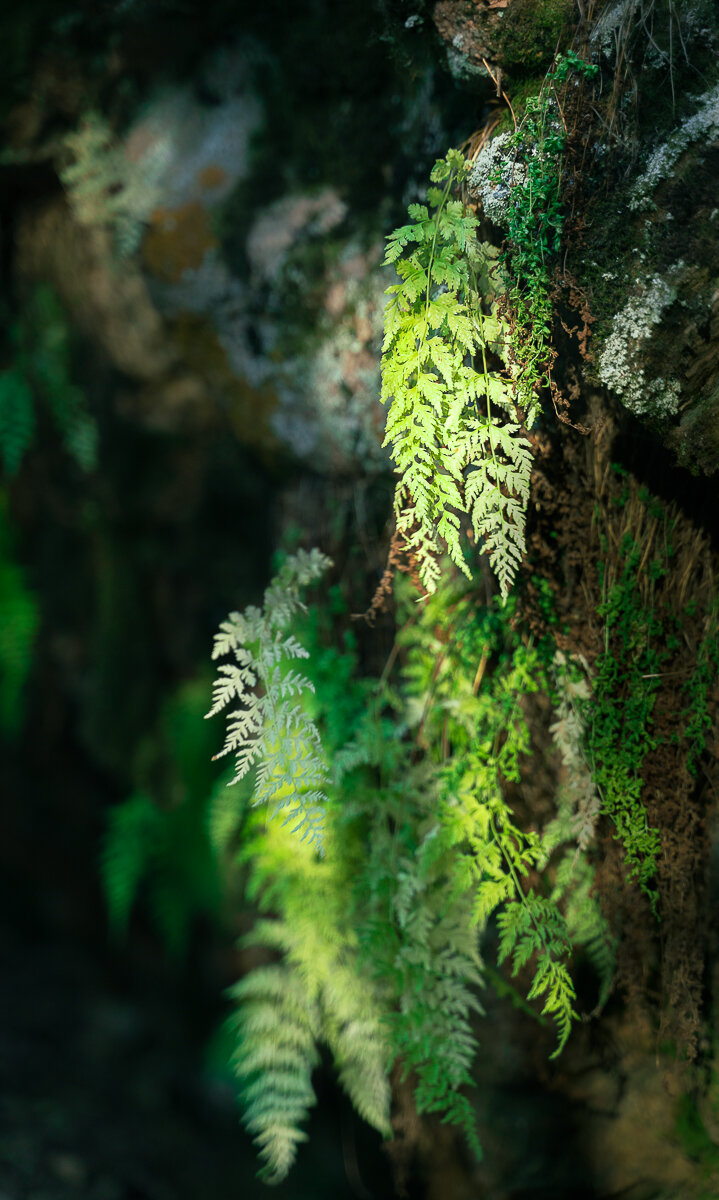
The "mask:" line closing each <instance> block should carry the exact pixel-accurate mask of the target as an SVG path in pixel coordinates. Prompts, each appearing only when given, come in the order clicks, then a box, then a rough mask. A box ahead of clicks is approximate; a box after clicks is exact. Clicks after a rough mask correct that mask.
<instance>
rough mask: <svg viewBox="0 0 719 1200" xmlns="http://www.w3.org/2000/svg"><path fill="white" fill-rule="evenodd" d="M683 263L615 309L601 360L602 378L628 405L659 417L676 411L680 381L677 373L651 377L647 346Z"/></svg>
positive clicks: (668, 303) (674, 290) (673, 297)
mask: <svg viewBox="0 0 719 1200" xmlns="http://www.w3.org/2000/svg"><path fill="white" fill-rule="evenodd" d="M683 266H684V264H683V263H677V265H676V267H675V268H674V270H673V271H671V272H669V273H668V274H667V275H666V276H664V277H662V276H660V275H655V276H654V277H653V278H652V279H650V281H649V283H648V284H646V285H639V290H638V292H637V294H635V295H634V296H632V297H631V298H630V299H629V300H628V301H627V303H626V304H625V306H624V308H623V309H622V310H621V311H620V312H618V313H617V314H616V315H615V317H614V320H613V321H612V327H611V332H610V334H609V336H608V337H607V339H606V341H605V342H604V345H603V347H602V350H601V353H600V355H599V361H598V364H597V373H598V375H599V378H600V379H601V381H602V383H604V384H605V385H606V386H607V387H608V388H611V390H612V391H613V392H614V393H615V394H616V395H617V396H618V397H619V398H620V400H621V401H622V403H623V404H624V406H625V408H628V409H629V411H630V412H632V413H634V414H635V416H645V415H646V416H650V417H651V418H652V419H653V420H655V421H657V422H658V423H660V422H662V421H666V420H667V419H668V418H669V417H671V416H673V415H674V414H675V413H676V411H677V408H678V404H679V394H680V391H681V385H680V383H679V381H678V380H677V379H671V378H670V379H665V378H662V377H657V378H648V377H647V369H646V366H645V363H646V358H647V355H646V351H647V346H648V343H649V342H650V340H651V338H652V336H653V334H654V332H655V329H656V327H657V326H658V325H659V324H660V323H661V321H662V317H663V316H664V313H665V312H666V310H667V309H668V308H669V307H670V306H671V305H672V304H673V303H674V302H675V300H676V299H677V288H676V284H675V283H674V282H673V278H675V277H676V275H677V274H678V273H679V272H680V271H681V269H682V267H683Z"/></svg>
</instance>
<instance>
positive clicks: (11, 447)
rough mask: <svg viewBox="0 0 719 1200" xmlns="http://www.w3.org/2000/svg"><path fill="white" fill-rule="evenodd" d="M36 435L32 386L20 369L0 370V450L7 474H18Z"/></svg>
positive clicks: (9, 475)
mask: <svg viewBox="0 0 719 1200" xmlns="http://www.w3.org/2000/svg"><path fill="white" fill-rule="evenodd" d="M34 435H35V405H34V402H33V394H32V390H31V388H30V387H29V385H28V382H27V379H26V378H25V376H24V375H23V373H22V372H21V371H18V370H17V369H16V368H10V369H9V370H7V371H2V372H0V454H1V455H2V463H3V468H4V470H5V473H6V475H7V476H8V478H10V479H11V478H12V477H13V476H14V475H16V474H17V472H18V470H19V468H20V464H21V463H22V460H23V458H24V457H25V452H26V450H27V449H28V447H29V446H30V445H31V444H32V440H33V437H34Z"/></svg>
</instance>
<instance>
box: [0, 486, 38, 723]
mask: <svg viewBox="0 0 719 1200" xmlns="http://www.w3.org/2000/svg"><path fill="white" fill-rule="evenodd" d="M38 623H39V612H38V605H37V601H36V600H35V597H34V596H33V594H32V592H31V591H30V590H29V588H28V586H27V583H26V580H25V574H24V572H23V570H22V568H21V567H20V566H19V564H18V563H17V562H16V560H15V555H14V553H13V538H12V531H11V528H10V525H9V522H8V518H7V502H6V499H5V496H4V495H3V493H2V492H0V734H3V735H5V736H8V735H9V736H13V735H14V734H17V733H18V731H19V729H20V727H21V725H22V720H23V716H24V704H23V699H24V692H25V685H26V682H27V677H28V674H29V672H30V667H31V665H32V658H33V650H34V648H35V638H36V635H37V627H38Z"/></svg>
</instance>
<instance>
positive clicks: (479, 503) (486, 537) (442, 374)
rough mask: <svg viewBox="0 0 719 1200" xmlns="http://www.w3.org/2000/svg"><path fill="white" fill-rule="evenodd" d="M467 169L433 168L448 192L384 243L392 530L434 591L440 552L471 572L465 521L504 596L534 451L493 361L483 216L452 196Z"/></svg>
mask: <svg viewBox="0 0 719 1200" xmlns="http://www.w3.org/2000/svg"><path fill="white" fill-rule="evenodd" d="M466 170H467V168H466V166H465V163H464V159H463V157H462V155H461V154H460V153H459V152H458V151H456V150H452V151H450V152H449V154H448V155H447V158H446V159H441V160H440V161H438V162H437V163H436V165H435V167H434V169H433V171H432V175H431V179H432V182H433V183H434V184H444V186H443V187H442V188H440V187H431V188H430V189H429V192H428V194H427V200H428V204H427V205H422V204H412V205H410V208H409V216H410V218H411V223H410V224H408V225H403V226H401V227H400V228H399V229H396V230H395V231H394V233H392V234H391V235H390V237H389V239H388V243H389V244H388V248H387V254H386V257H385V263H386V264H393V265H394V266H395V267H396V270H397V273H398V275H399V277H400V282H399V283H397V284H393V285H392V286H391V287H389V288H388V289H387V294H388V295H389V297H390V300H389V303H388V305H387V309H386V312H385V335H384V342H383V347H382V349H383V355H382V400H383V402H385V403H388V404H389V410H388V413H387V425H386V436H385V445H390V446H391V448H392V455H393V458H394V460H395V463H396V468H397V473H398V474H399V476H400V480H399V483H398V484H397V491H396V496H395V516H396V520H397V528H398V530H399V532H400V533H401V534H403V536H404V539H405V542H406V544H407V546H408V548H409V550H410V551H411V553H412V554H413V556H414V558H415V560H416V563H417V567H418V571H419V576H420V579H421V581H422V583H423V585H424V587H425V588H426V589H427V591H428V592H432V591H434V589H435V588H436V586H437V582H438V578H439V564H438V554H439V553H440V552H441V549H442V548H446V550H447V552H448V553H449V555H450V557H451V559H452V561H453V562H454V564H455V565H456V566H457V567H459V569H460V570H462V571H464V573H465V574H467V575H469V574H470V571H469V568H468V567H467V565H466V563H465V561H464V556H463V553H462V546H461V531H462V526H463V521H464V524H465V525H466V524H468V523H469V524H470V525H471V527H472V529H473V531H474V534H475V537H476V538H477V540H478V542H479V543H483V548H484V551H485V553H487V554H488V556H489V559H490V562H491V565H492V568H493V570H494V571H495V573H496V575H497V578H498V580H499V584H500V589H501V593H502V596H503V597H506V596H507V594H508V592H509V589H510V587H511V584H512V580H513V578H514V575H515V573H516V570H517V567H518V565H519V563H520V561H521V559H522V555H523V553H524V524H525V513H526V506H527V499H528V495H529V477H530V471H531V461H532V455H531V449H530V444H529V442H528V440H527V438H526V436H525V435H524V434H523V433H522V424H521V421H520V420H519V418H518V416H517V413H516V408H515V400H516V396H515V389H514V387H513V385H512V383H511V381H510V380H508V379H507V378H506V377H505V376H503V375H502V374H501V373H500V372H499V370H497V369H494V368H492V367H491V366H490V360H491V358H492V357H494V358H495V359H497V360H498V365H501V359H502V358H503V357H506V356H505V350H504V340H505V338H506V337H507V333H508V326H505V323H503V322H502V320H501V319H500V317H499V315H498V313H497V307H496V295H495V292H496V287H495V286H493V285H492V283H491V279H490V270H491V266H492V261H491V250H490V249H489V248H487V247H483V246H481V245H480V244H479V243H478V241H477V237H476V227H477V220H476V218H475V217H474V216H473V215H472V214H471V213H470V212H469V211H468V210H467V209H466V208H465V207H464V205H463V204H462V203H461V201H459V200H453V199H451V198H450V194H451V189H452V185H453V184H454V183H456V182H458V181H461V180H462V179H463V178H464V177H465V175H466ZM483 303H484V307H485V309H487V308H489V309H490V310H491V311H489V312H486V311H483V307H482V305H483ZM476 360H479V366H478V367H476V366H475V365H474V363H475V361H476ZM500 414H501V419H500Z"/></svg>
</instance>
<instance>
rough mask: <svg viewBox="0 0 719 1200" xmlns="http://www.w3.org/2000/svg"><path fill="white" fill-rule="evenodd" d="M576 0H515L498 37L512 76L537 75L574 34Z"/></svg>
mask: <svg viewBox="0 0 719 1200" xmlns="http://www.w3.org/2000/svg"><path fill="white" fill-rule="evenodd" d="M573 16H574V0H513V2H512V3H511V4H510V5H509V6H508V7H507V9H506V10H505V16H504V21H503V22H502V26H501V33H500V34H499V37H498V38H497V47H498V51H499V60H500V63H501V65H502V67H503V68H504V69H505V70H506V71H508V72H509V73H510V74H511V75H515V74H516V75H520V76H522V75H527V74H531V75H534V74H536V73H537V71H538V70H541V69H543V68H546V67H548V66H549V64H550V63H551V61H552V59H553V57H554V55H555V52H556V51H557V50H563V49H564V48H565V46H566V44H567V43H568V41H569V36H570V34H571V27H572V18H573Z"/></svg>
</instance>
